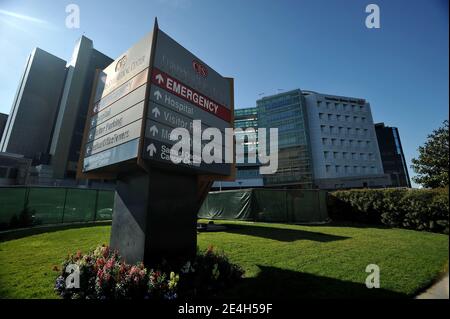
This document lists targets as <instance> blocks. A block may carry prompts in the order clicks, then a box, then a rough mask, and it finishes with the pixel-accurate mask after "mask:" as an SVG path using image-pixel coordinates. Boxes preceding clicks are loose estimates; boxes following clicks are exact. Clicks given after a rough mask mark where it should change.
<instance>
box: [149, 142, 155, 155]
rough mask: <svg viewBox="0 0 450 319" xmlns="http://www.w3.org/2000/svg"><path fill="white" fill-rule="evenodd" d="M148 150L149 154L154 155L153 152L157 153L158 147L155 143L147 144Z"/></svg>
mask: <svg viewBox="0 0 450 319" xmlns="http://www.w3.org/2000/svg"><path fill="white" fill-rule="evenodd" d="M147 152H148V154H150V156H153V154H154V153H156V147H155V145H153V143H152V144H150V145H149V146H147Z"/></svg>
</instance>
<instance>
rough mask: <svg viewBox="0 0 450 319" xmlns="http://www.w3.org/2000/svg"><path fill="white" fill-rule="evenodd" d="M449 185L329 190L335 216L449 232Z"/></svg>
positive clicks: (329, 211)
mask: <svg viewBox="0 0 450 319" xmlns="http://www.w3.org/2000/svg"><path fill="white" fill-rule="evenodd" d="M448 196H449V191H448V188H446V189H406V188H391V189H358V190H356V189H355V190H345V191H335V192H332V193H329V195H328V200H327V205H328V214H329V215H330V217H331V218H332V219H333V220H338V221H354V222H359V223H367V224H375V225H387V226H389V227H399V228H407V229H414V230H423V231H430V232H436V233H445V234H448V233H449V203H448V202H449V197H448Z"/></svg>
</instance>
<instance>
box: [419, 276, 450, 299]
mask: <svg viewBox="0 0 450 319" xmlns="http://www.w3.org/2000/svg"><path fill="white" fill-rule="evenodd" d="M416 299H449V296H448V272H447V273H446V274H445V275H444V277H442V278H441V279H440V280H439V281H438V282H437V283H435V284H434V285H433V286H431V287H430V288H428V289H427V290H426V291H425V292H423V293H421V294H420V295H418V296H417V297H416Z"/></svg>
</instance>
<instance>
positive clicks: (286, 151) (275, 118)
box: [256, 89, 313, 188]
mask: <svg viewBox="0 0 450 319" xmlns="http://www.w3.org/2000/svg"><path fill="white" fill-rule="evenodd" d="M256 105H257V110H258V127H260V128H262V127H264V128H266V129H267V147H268V148H269V146H270V143H269V134H268V129H269V128H278V148H279V151H278V170H277V172H276V173H275V174H270V175H264V185H265V186H267V187H286V188H289V187H295V188H311V187H312V186H313V175H312V162H311V160H312V159H311V150H310V143H309V136H308V119H307V117H308V115H307V111H306V105H305V102H304V99H303V96H302V92H301V91H300V90H299V89H297V90H293V91H289V92H284V93H280V94H276V95H272V96H268V97H264V98H262V99H260V100H258V101H256Z"/></svg>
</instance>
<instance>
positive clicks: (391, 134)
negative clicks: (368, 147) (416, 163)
mask: <svg viewBox="0 0 450 319" xmlns="http://www.w3.org/2000/svg"><path fill="white" fill-rule="evenodd" d="M375 132H376V134H377V140H378V146H379V147H380V155H381V162H382V163H383V170H384V172H385V173H386V174H389V175H390V176H391V181H392V186H395V187H411V181H410V179H409V174H408V168H407V166H406V160H405V155H404V154H403V148H402V142H401V141H400V134H399V132H398V129H397V128H396V127H389V126H385V125H384V123H377V124H375Z"/></svg>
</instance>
